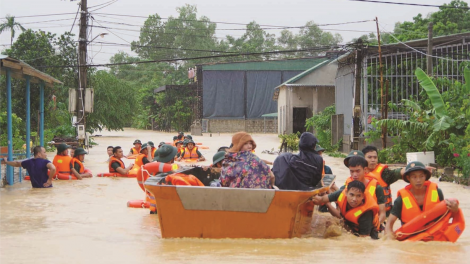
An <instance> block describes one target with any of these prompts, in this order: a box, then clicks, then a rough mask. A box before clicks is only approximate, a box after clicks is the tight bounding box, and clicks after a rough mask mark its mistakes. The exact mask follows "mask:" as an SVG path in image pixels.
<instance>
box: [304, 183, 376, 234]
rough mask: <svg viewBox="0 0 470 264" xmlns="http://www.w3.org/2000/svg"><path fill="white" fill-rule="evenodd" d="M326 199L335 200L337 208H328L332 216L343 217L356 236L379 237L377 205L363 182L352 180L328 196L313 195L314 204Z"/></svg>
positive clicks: (346, 225) (347, 227)
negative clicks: (342, 188) (344, 187)
mask: <svg viewBox="0 0 470 264" xmlns="http://www.w3.org/2000/svg"><path fill="white" fill-rule="evenodd" d="M326 200H328V201H330V202H333V201H336V203H337V204H338V210H337V209H335V208H334V207H332V206H331V205H329V207H328V210H329V211H330V213H331V214H332V215H333V216H336V217H338V218H342V219H344V224H345V228H346V229H349V231H351V232H353V234H355V235H357V236H361V237H367V236H370V237H371V238H373V239H378V238H379V236H378V230H379V228H380V224H379V218H378V211H379V206H378V205H377V202H376V201H375V199H374V198H373V197H372V196H371V195H370V194H369V193H368V192H367V191H366V186H365V185H364V183H362V182H360V181H356V180H354V181H351V182H350V183H349V184H348V186H347V187H346V189H344V190H342V191H340V192H339V193H336V192H335V193H332V194H329V195H328V196H323V197H321V196H315V197H314V198H313V202H314V203H315V204H321V203H322V202H325V201H326Z"/></svg>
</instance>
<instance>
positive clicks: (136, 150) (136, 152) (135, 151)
mask: <svg viewBox="0 0 470 264" xmlns="http://www.w3.org/2000/svg"><path fill="white" fill-rule="evenodd" d="M131 150H132V154H133V155H134V154H139V153H140V148H139V149H136V148H135V147H133V148H132V149H131Z"/></svg>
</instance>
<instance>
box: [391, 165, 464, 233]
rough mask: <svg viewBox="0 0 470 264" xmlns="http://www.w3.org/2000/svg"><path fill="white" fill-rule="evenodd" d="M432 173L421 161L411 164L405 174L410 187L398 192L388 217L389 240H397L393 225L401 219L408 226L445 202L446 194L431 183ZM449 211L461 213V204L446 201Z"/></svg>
mask: <svg viewBox="0 0 470 264" xmlns="http://www.w3.org/2000/svg"><path fill="white" fill-rule="evenodd" d="M430 178H431V172H429V170H428V169H427V168H426V167H425V166H424V164H423V163H421V162H419V161H413V162H410V163H409V164H408V165H407V166H406V169H405V173H404V174H403V180H404V181H405V182H407V183H409V185H407V186H406V187H405V188H403V189H401V190H399V191H398V197H397V198H396V199H395V202H394V203H393V207H392V210H391V213H390V216H389V217H388V221H387V225H386V227H385V233H386V235H387V237H388V238H391V239H396V236H395V233H394V232H393V224H394V223H395V221H397V219H400V220H401V222H402V225H404V224H406V223H407V222H409V221H410V220H412V219H413V218H415V217H416V216H418V215H419V214H421V213H422V212H424V211H427V210H430V209H431V208H432V207H433V206H435V205H436V204H438V203H440V202H441V201H443V200H444V194H443V193H442V191H441V189H439V188H438V187H437V184H435V183H433V182H430V181H429V179H430ZM445 202H446V204H447V209H449V210H450V211H451V212H452V213H453V214H457V213H458V212H459V204H458V202H457V201H455V200H448V199H446V200H445Z"/></svg>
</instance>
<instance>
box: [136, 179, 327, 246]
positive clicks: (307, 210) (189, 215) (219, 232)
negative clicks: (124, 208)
mask: <svg viewBox="0 0 470 264" xmlns="http://www.w3.org/2000/svg"><path fill="white" fill-rule="evenodd" d="M152 178H153V177H151V178H149V180H147V181H146V182H145V187H146V189H147V190H148V191H149V192H151V193H153V194H154V196H155V200H156V203H157V212H158V217H159V220H160V221H159V222H160V227H161V232H162V237H163V238H177V237H200V238H263V239H266V238H293V237H301V236H302V235H303V234H305V233H307V232H308V231H309V230H310V226H311V220H312V214H313V209H314V205H313V203H312V202H311V201H310V197H312V196H313V195H315V194H318V193H323V192H325V191H327V190H328V187H324V188H322V189H319V190H315V191H284V190H260V189H235V188H215V187H196V186H168V185H156V184H155V183H154V182H153V181H152Z"/></svg>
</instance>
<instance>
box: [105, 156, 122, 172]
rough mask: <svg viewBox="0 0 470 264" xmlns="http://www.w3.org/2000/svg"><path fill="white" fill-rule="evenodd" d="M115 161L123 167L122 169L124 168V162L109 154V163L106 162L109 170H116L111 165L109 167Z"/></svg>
mask: <svg viewBox="0 0 470 264" xmlns="http://www.w3.org/2000/svg"><path fill="white" fill-rule="evenodd" d="M115 161H116V162H118V163H119V165H121V168H123V169H125V168H126V167H124V162H122V160H121V159H118V158H116V157H114V156H111V157H110V158H109V163H108V167H109V172H117V171H116V170H114V169H113V167H111V164H112V163H113V162H115Z"/></svg>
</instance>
